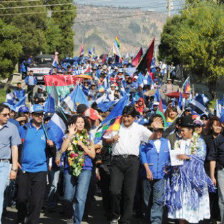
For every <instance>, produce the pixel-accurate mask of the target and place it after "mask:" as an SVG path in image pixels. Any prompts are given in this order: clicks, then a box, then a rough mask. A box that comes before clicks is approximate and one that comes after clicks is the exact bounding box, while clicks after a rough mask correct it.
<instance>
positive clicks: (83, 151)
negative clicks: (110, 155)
mask: <svg viewBox="0 0 224 224" xmlns="http://www.w3.org/2000/svg"><path fill="white" fill-rule="evenodd" d="M87 126H88V123H87V122H86V121H85V118H84V117H83V116H82V115H76V116H73V117H72V118H71V120H70V122H69V125H68V132H67V134H66V135H65V137H64V141H63V143H62V146H61V150H60V151H58V153H57V158H56V163H57V164H60V157H61V154H62V153H63V152H65V151H66V153H67V162H68V165H69V166H68V167H67V168H65V173H64V181H65V193H64V199H65V201H67V202H70V204H71V202H73V210H74V223H76V224H79V223H80V224H81V221H82V217H83V213H84V209H85V202H86V197H87V193H88V189H89V183H90V179H91V173H92V172H91V170H92V166H93V165H92V159H94V158H95V149H94V146H93V144H92V142H91V140H90V138H89V134H88V131H87ZM74 199H75V200H74Z"/></svg>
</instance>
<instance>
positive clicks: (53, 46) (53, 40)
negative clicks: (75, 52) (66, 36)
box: [44, 18, 63, 54]
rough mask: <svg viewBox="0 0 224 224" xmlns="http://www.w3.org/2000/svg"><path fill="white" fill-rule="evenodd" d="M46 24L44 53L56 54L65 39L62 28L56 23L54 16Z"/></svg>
mask: <svg viewBox="0 0 224 224" xmlns="http://www.w3.org/2000/svg"><path fill="white" fill-rule="evenodd" d="M46 26H47V27H46V30H45V38H46V46H45V47H44V53H47V54H54V53H55V52H56V51H59V48H60V45H61V41H62V39H63V37H62V33H61V29H60V28H59V26H58V25H57V24H55V22H54V20H53V19H52V18H48V19H47V22H46Z"/></svg>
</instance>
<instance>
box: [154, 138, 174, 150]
mask: <svg viewBox="0 0 224 224" xmlns="http://www.w3.org/2000/svg"><path fill="white" fill-rule="evenodd" d="M154 145H155V147H156V151H157V153H160V148H161V139H156V140H155V141H154ZM168 149H169V151H170V149H171V145H170V141H169V140H168Z"/></svg>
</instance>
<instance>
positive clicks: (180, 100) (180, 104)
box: [178, 93, 183, 110]
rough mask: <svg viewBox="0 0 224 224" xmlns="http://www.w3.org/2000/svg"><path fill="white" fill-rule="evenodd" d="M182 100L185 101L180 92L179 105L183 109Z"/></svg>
mask: <svg viewBox="0 0 224 224" xmlns="http://www.w3.org/2000/svg"><path fill="white" fill-rule="evenodd" d="M182 102H183V95H182V93H180V96H179V100H178V107H179V108H180V109H181V110H182Z"/></svg>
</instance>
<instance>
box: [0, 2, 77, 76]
mask: <svg viewBox="0 0 224 224" xmlns="http://www.w3.org/2000/svg"><path fill="white" fill-rule="evenodd" d="M75 16H76V7H75V5H74V3H73V1H72V0H60V1H59V0H40V1H8V0H5V1H1V2H0V19H1V26H3V27H4V30H10V32H9V31H8V33H7V34H5V31H4V30H1V34H2V35H3V36H4V37H5V36H7V35H9V36H7V38H6V39H7V40H8V42H9V44H12V45H13V46H14V47H13V48H11V49H14V50H15V53H13V51H11V52H12V53H11V54H3V53H2V52H5V51H7V49H8V45H7V47H6V45H5V44H6V43H5V42H4V43H3V42H2V41H1V42H0V49H3V51H1V53H0V57H1V56H2V55H3V59H4V60H1V63H4V65H3V67H5V68H7V64H10V66H8V68H9V69H8V70H7V69H6V70H7V71H4V72H3V71H1V76H7V75H8V74H9V73H11V72H12V71H13V69H11V66H12V67H13V68H14V67H15V65H16V63H18V62H19V61H21V60H23V59H25V58H28V57H29V56H31V55H32V56H35V55H38V54H40V53H41V52H42V53H46V54H54V52H55V51H58V52H59V54H60V56H61V57H62V58H63V57H65V56H73V48H74V41H73V36H74V33H73V24H74V19H75ZM15 46H17V48H16V49H15ZM5 48H6V49H5ZM1 68H2V66H1Z"/></svg>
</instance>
